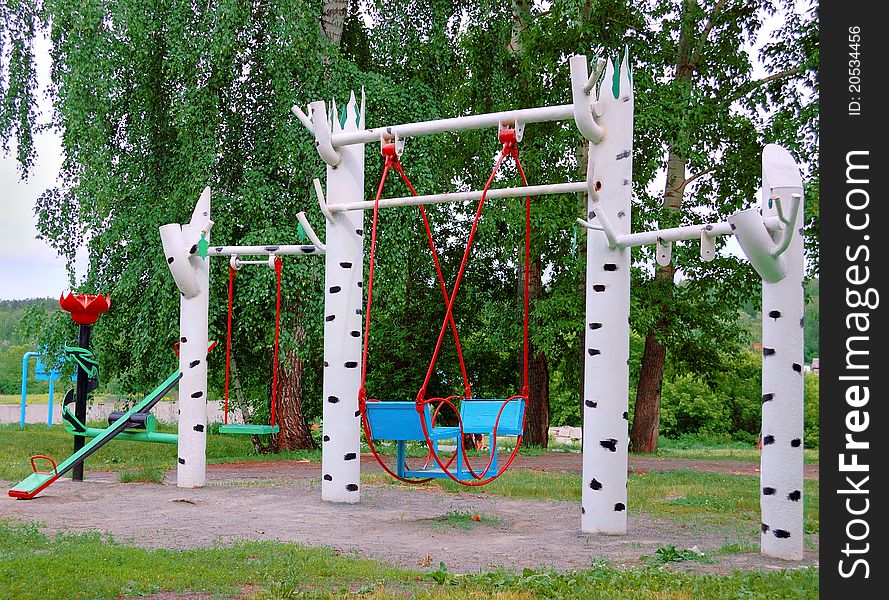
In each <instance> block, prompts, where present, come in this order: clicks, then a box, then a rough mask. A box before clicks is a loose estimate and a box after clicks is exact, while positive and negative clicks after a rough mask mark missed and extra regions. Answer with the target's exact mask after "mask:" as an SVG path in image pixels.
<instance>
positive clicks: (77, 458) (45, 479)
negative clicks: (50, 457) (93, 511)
mask: <svg viewBox="0 0 889 600" xmlns="http://www.w3.org/2000/svg"><path fill="white" fill-rule="evenodd" d="M181 377H182V373H181V372H180V371H178V370H177V371H176V372H175V373H173V374H172V375H170V376H169V377H167V379H166V380H164V382H163V383H161V384H160V385H159V386H158V387H157V388H155V389H154V391H152V392H151V393H150V394H148V395H147V396H145V398H143V399H142V401H141V402H139V403H137V404H136V405H135V406H134V407H133V408H131V409H130V410H129V411H127V412H125V413H124V414H123V415H122V416H121V417H120V418H119V419H118V420H117V421H115V422H114V423H112V424H111V425H109V426H108V427H107V428H105V429H102V430H100V431H99V434H98V435H97V436H96V437H94V438H93V439H92V440H90V441H89V442H87V443H86V445H84V447H83V448H81V449H80V450H78V451H77V452H75V453H74V454H72V455H71V456H69V457H68V458H67V459H66V460H65V461H64V462H62V463H61V464H60V465H58V467H57V468H56V471H55V472H54V473H32V474H31V475H29V476H28V477H26V478H25V479H24V480H22V481H21V482H20V483H19V484H18V485H16V486H15V487H14V488H12V489H11V490H9V495H10V496H13V497H16V498H33V497H34V496H35V495H36V494H37V493H38V492H40V491H41V490H42V489H43V488H44V487H46V486H48V485H49V484H51V483H52V482H53V481H55V480H56V479H58V478H59V477H61V476H62V475H64V474H65V473H67V472H68V471H70V470H71V469H73V468H74V467H75V466H77V465H78V464H80V463H82V462H83V461H84V460H85V459H86V457H88V456H89V455H90V454H92V453H93V452H95V451H96V450H98V449H99V448H101V447H102V446H104V445H105V444H106V443H108V442H109V441H111V440H112V439H114V438H115V437H116V436H118V435H120V434H121V432H123V431H125V430H126V424H127V422H128V421H129V419H130V417H131V416H132V415H134V414H135V413H137V412H147V411H149V410H151V408H152V407H153V406H154V405H155V404H157V403H158V402H160V400H161V398H163V397H164V394H166V393H167V392H169V391H170V390H171V389H172V388H173V386H174V385H176V382H177V381H179V379H180V378H181Z"/></svg>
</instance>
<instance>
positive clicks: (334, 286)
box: [330, 285, 343, 294]
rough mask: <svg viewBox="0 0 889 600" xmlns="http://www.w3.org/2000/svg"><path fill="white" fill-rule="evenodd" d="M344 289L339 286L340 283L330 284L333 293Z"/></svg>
mask: <svg viewBox="0 0 889 600" xmlns="http://www.w3.org/2000/svg"><path fill="white" fill-rule="evenodd" d="M342 289H343V288H341V287H340V286H338V285H332V286H330V293H331V294H336V293H338V292H340V291H341V290H342Z"/></svg>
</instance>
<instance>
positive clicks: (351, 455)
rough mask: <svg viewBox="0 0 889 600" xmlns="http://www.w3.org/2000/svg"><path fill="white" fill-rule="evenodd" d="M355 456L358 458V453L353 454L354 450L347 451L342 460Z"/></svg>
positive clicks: (351, 458)
mask: <svg viewBox="0 0 889 600" xmlns="http://www.w3.org/2000/svg"><path fill="white" fill-rule="evenodd" d="M356 458H358V455H357V454H355V453H354V452H348V453H346V455H345V456H344V457H343V460H355V459H356Z"/></svg>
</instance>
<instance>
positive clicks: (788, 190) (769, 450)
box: [760, 145, 805, 560]
mask: <svg viewBox="0 0 889 600" xmlns="http://www.w3.org/2000/svg"><path fill="white" fill-rule="evenodd" d="M762 162H763V191H762V196H763V198H762V215H763V217H774V216H778V217H779V218H780V219H781V220H782V221H785V222H786V223H787V225H788V226H790V227H792V228H794V229H793V230H791V231H786V232H781V233H783V235H784V236H787V235H791V236H792V238H791V239H790V243H789V245H787V246H786V250H784V252H783V254H782V255H781V256H783V259H784V264H785V266H786V270H787V271H786V275H785V277H784V278H783V279H781V280H780V281H778V282H776V283H769V282H768V281H765V280H764V281H763V284H762V346H763V347H762V353H763V358H762V456H761V467H760V468H761V471H760V479H761V490H760V492H761V497H760V505H761V509H762V528H761V530H762V534H761V549H762V553H763V554H766V555H768V556H774V557H777V558H783V559H787V560H801V559H802V558H803V540H804V531H803V389H804V387H803V302H804V300H803V277H804V272H805V265H804V252H803V236H802V227H803V215H804V214H805V212H804V210H803V203H802V202H801V201H798V202H794V196H795V195H799V197H800V198H801V197H802V193H803V189H802V178H801V176H800V172H799V168H798V167H797V165H796V163H795V162H794V160H793V158H792V157H791V156H790V154H789V153H788V152H787V151H786V150H784V149H783V148H781V147H780V146H775V145H769V146H766V148H765V150H764V151H763V155H762ZM791 210H795V211H796V214H790V212H789V211H791ZM795 228H799V229H798V230H795ZM779 235H780V234H779ZM779 250H780V247H779V249H778V250H776V252H777V251H779Z"/></svg>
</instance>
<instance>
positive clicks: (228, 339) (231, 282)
mask: <svg viewBox="0 0 889 600" xmlns="http://www.w3.org/2000/svg"><path fill="white" fill-rule="evenodd" d="M236 272H237V271H236V270H235V268H234V267H232V266H231V264H229V266H228V315H227V316H226V331H225V403H224V408H223V417H222V422H223V424H224V425H228V399H229V383H230V381H231V360H232V312H233V310H232V309H233V307H234V290H235V273H236ZM281 274H282V261H281V257H280V256H276V257H275V281H276V286H277V289H276V292H275V350H274V358H273V359H272V360H273V363H272V402H271V407H270V409H271V413H272V414H271V417H270V425H271V426H272V427H274V426H275V415H276V413H277V412H278V349H279V345H280V339H281Z"/></svg>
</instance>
